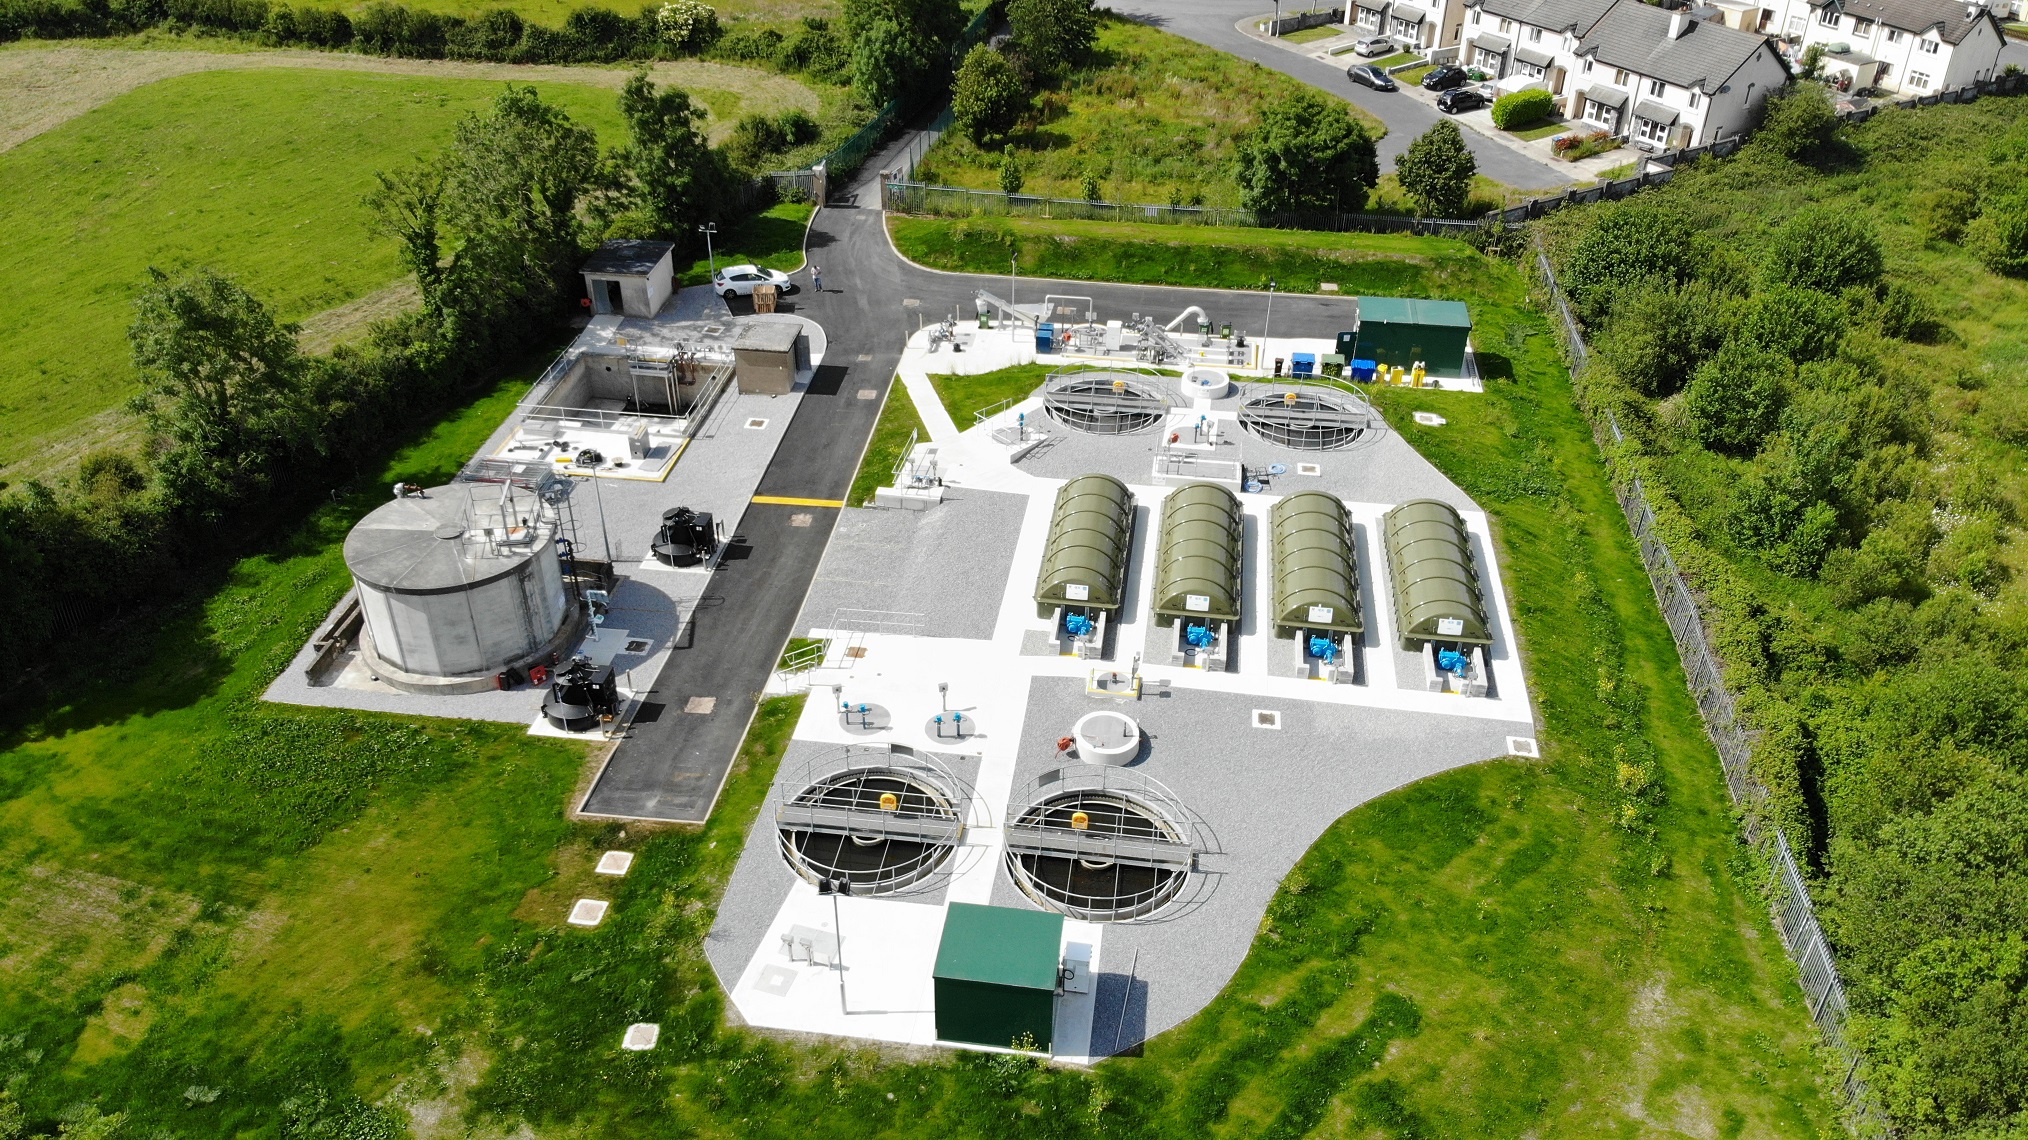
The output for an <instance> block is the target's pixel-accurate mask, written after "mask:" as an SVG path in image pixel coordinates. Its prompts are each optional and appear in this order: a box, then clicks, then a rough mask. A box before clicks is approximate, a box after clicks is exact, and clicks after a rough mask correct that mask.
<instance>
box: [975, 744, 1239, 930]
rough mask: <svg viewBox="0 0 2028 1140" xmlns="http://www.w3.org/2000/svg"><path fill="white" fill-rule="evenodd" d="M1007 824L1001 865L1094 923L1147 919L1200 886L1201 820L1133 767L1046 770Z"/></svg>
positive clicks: (1032, 891) (1039, 896)
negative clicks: (1198, 863) (1047, 771)
mask: <svg viewBox="0 0 2028 1140" xmlns="http://www.w3.org/2000/svg"><path fill="white" fill-rule="evenodd" d="M1025 802H1026V803H1027V806H1026V807H1024V808H1022V809H1021V810H1020V811H1019V812H1017V813H1014V814H1013V815H1012V817H1011V819H1010V821H1009V823H1008V825H1007V828H1006V834H1007V870H1008V873H1009V874H1010V875H1011V876H1012V878H1013V879H1014V882H1015V884H1016V885H1017V886H1019V887H1020V888H1021V890H1022V892H1023V893H1025V894H1027V895H1028V897H1029V898H1031V899H1033V900H1034V901H1035V902H1036V903H1037V904H1038V905H1040V906H1042V907H1043V908H1045V909H1047V910H1054V911H1058V912H1061V913H1063V914H1067V915H1070V916H1071V917H1073V918H1081V919H1086V920H1088V921H1093V922H1119V921H1126V920H1131V919H1137V918H1146V917H1149V916H1152V915H1154V914H1156V913H1157V912H1159V911H1161V910H1162V909H1163V908H1165V907H1167V906H1169V905H1170V904H1171V903H1173V902H1175V901H1176V900H1177V899H1178V898H1180V897H1182V896H1183V895H1184V894H1185V892H1186V891H1188V890H1191V889H1192V888H1193V887H1201V886H1202V885H1203V884H1202V879H1203V876H1201V875H1199V874H1198V873H1197V857H1198V855H1199V854H1200V853H1202V852H1204V851H1205V850H1206V849H1207V847H1208V844H1207V842H1206V839H1205V833H1204V832H1203V829H1202V826H1201V824H1200V823H1199V822H1198V820H1197V818H1196V817H1195V815H1193V814H1192V813H1191V812H1190V811H1189V810H1188V809H1186V808H1185V807H1184V806H1183V805H1182V803H1181V802H1180V801H1178V800H1177V799H1176V797H1175V795H1174V794H1172V793H1171V792H1170V791H1169V790H1168V789H1167V788H1164V787H1163V786H1162V785H1161V784H1159V783H1156V782H1155V781H1154V780H1153V779H1151V778H1149V777H1147V776H1144V775H1141V774H1140V773H1138V772H1132V771H1128V770H1126V769H1121V768H1116V767H1113V766H1111V765H1090V766H1086V765H1077V766H1075V767H1068V768H1060V769H1058V770H1056V771H1054V772H1049V773H1046V774H1044V775H1043V776H1042V777H1041V779H1039V780H1037V781H1036V782H1035V784H1034V785H1033V786H1032V787H1031V789H1030V792H1029V795H1028V796H1027V797H1026V801H1025Z"/></svg>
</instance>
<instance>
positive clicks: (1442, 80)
mask: <svg viewBox="0 0 2028 1140" xmlns="http://www.w3.org/2000/svg"><path fill="white" fill-rule="evenodd" d="M1471 79H1472V75H1471V73H1470V72H1468V71H1466V70H1465V69H1464V68H1462V67H1452V66H1451V65H1450V64H1444V65H1443V66H1442V67H1434V68H1431V69H1430V72H1429V74H1428V75H1425V76H1423V77H1422V89H1423V90H1425V91H1449V90H1450V89H1451V88H1453V87H1463V86H1464V85H1465V84H1467V83H1469V82H1471Z"/></svg>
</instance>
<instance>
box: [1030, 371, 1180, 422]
mask: <svg viewBox="0 0 2028 1140" xmlns="http://www.w3.org/2000/svg"><path fill="white" fill-rule="evenodd" d="M1166 387H1167V383H1166V382H1165V381H1164V380H1162V379H1161V378H1159V377H1157V376H1155V375H1154V374H1152V373H1142V372H1129V371H1124V370H1121V369H1113V368H1087V369H1078V370H1075V371H1070V372H1057V373H1053V374H1052V375H1051V376H1050V377H1049V379H1047V380H1046V381H1044V382H1043V386H1042V406H1043V407H1044V408H1047V409H1048V410H1049V415H1050V417H1051V418H1052V419H1054V420H1056V422H1058V423H1060V424H1062V425H1063V426H1065V427H1068V428H1073V429H1075V430H1077V431H1081V432H1087V433H1089V434H1091V435H1128V434H1130V433H1133V432H1137V431H1146V430H1148V429H1149V428H1152V427H1156V426H1159V425H1160V424H1161V422H1162V420H1163V419H1164V418H1165V417H1166V416H1167V415H1168V414H1169V401H1168V399H1167V395H1166V391H1165V389H1166Z"/></svg>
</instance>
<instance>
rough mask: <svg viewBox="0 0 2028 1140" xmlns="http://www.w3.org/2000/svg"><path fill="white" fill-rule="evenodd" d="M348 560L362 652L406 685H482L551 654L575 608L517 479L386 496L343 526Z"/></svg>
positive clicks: (547, 529)
mask: <svg viewBox="0 0 2028 1140" xmlns="http://www.w3.org/2000/svg"><path fill="white" fill-rule="evenodd" d="M345 567H346V569H347V570H350V571H351V572H352V581H353V583H354V584H355V585H356V586H357V587H358V591H359V608H360V612H361V614H362V615H363V616H364V618H365V625H366V629H365V634H364V636H363V637H362V638H361V648H362V650H363V651H364V652H365V654H366V657H367V662H368V664H369V665H370V666H371V667H372V668H373V669H374V671H375V673H376V675H378V676H380V677H381V679H382V680H385V681H388V682H390V683H392V684H394V685H396V686H397V687H400V688H432V689H441V688H444V687H446V683H447V682H449V683H455V682H457V681H460V680H464V681H469V682H471V683H474V684H479V685H480V687H485V686H486V685H489V684H490V682H491V678H492V676H493V674H495V673H497V672H499V671H501V670H503V669H506V668H508V667H509V666H518V665H521V664H524V663H526V662H528V661H530V660H532V659H534V658H536V657H545V658H546V656H547V654H548V652H549V651H550V650H551V649H553V648H555V644H554V643H555V642H556V641H557V640H558V638H559V636H560V635H562V634H563V633H564V632H565V623H566V619H568V618H570V617H571V616H572V611H571V608H570V607H569V606H568V605H567V604H566V599H565V595H564V589H563V567H562V564H561V562H560V560H559V559H558V556H557V550H556V538H555V526H554V524H553V523H552V522H551V521H550V520H549V519H548V518H546V517H545V516H544V514H543V511H542V510H541V503H540V501H539V500H538V499H537V498H536V497H535V496H534V495H533V494H532V493H529V492H527V491H522V490H520V489H518V488H511V487H504V486H501V485H498V484H487V485H477V484H473V485H463V484H460V485H453V486H450V487H438V488H435V489H432V490H429V491H425V492H423V493H421V494H420V495H412V496H408V497H405V498H400V499H396V500H394V501H393V502H390V503H386V504H383V505H382V506H381V507H380V508H379V509H377V510H375V511H374V512H373V513H372V514H370V515H367V516H366V517H365V518H363V519H361V520H359V523H358V525H356V526H354V527H353V528H352V533H350V534H348V535H346V536H345ZM481 682H483V683H481Z"/></svg>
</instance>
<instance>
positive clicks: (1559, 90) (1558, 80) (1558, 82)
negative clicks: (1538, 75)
mask: <svg viewBox="0 0 2028 1140" xmlns="http://www.w3.org/2000/svg"><path fill="white" fill-rule="evenodd" d="M1567 74H1569V73H1568V72H1566V71H1564V70H1563V69H1562V68H1560V67H1559V68H1556V69H1555V70H1554V71H1551V72H1550V73H1549V93H1550V94H1551V95H1554V96H1556V97H1557V98H1559V99H1560V98H1562V97H1563V77H1564V76H1565V75H1567Z"/></svg>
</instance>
